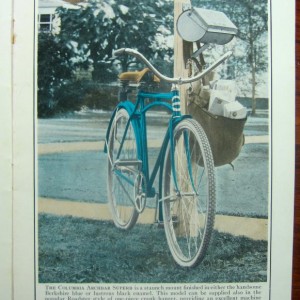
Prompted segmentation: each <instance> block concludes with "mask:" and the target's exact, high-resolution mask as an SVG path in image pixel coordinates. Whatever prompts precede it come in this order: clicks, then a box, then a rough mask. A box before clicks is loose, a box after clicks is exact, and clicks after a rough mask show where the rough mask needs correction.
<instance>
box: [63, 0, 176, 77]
mask: <svg viewBox="0 0 300 300" xmlns="http://www.w3.org/2000/svg"><path fill="white" fill-rule="evenodd" d="M170 6H171V1H162V0H160V1H157V0H149V1H145V2H139V3H138V4H137V2H136V1H134V0H119V1H110V0H106V1H104V0H99V1H96V0H92V1H89V2H88V3H84V4H82V6H81V9H78V10H66V9H64V8H60V9H59V10H58V14H59V16H60V18H61V23H62V26H61V32H60V36H61V38H62V40H64V41H65V43H66V44H67V45H68V47H70V49H72V50H73V55H74V59H80V60H81V62H82V64H83V66H85V67H87V66H88V65H89V64H91V65H92V67H93V79H94V80H96V79H100V80H104V79H105V78H108V77H109V76H107V70H108V69H110V68H111V65H112V59H111V58H112V56H113V50H115V49H118V48H121V47H131V48H136V49H138V50H139V51H141V52H142V53H144V55H145V56H146V57H148V58H150V59H154V58H158V57H164V56H165V55H167V56H169V57H170V56H172V54H173V52H172V51H173V50H172V48H173V47H171V45H168V46H166V47H165V48H160V47H156V43H157V39H158V36H162V37H166V36H167V37H168V36H171V35H172V31H173V17H172V10H171V11H170ZM76 57H77V58H76ZM131 62H132V60H131V59H130V58H126V57H124V58H122V60H121V65H122V70H123V71H126V70H127V68H128V66H129V65H130V63H131Z"/></svg>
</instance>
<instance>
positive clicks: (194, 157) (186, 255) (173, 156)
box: [163, 119, 215, 267]
mask: <svg viewBox="0 0 300 300" xmlns="http://www.w3.org/2000/svg"><path fill="white" fill-rule="evenodd" d="M172 138H173V143H169V145H168V147H167V154H166V157H165V162H164V174H163V175H164V176H163V219H164V227H165V232H166V237H167V241H168V245H169V248H170V251H171V253H172V256H173V258H174V259H175V261H176V262H177V263H178V264H179V265H180V266H183V267H194V266H196V265H197V264H199V263H200V262H201V260H202V259H203V258H204V256H205V253H206V250H207V247H208V245H209V241H210V238H211V235H212V231H213V226H214V217H215V176H214V162H213V156H212V153H211V149H210V145H209V142H208V139H207V137H206V134H205V132H204V130H203V129H202V127H201V126H200V125H199V123H197V122H196V121H195V120H192V119H184V120H182V121H181V122H180V123H178V124H177V125H176V127H175V129H174V130H173V137H172Z"/></svg>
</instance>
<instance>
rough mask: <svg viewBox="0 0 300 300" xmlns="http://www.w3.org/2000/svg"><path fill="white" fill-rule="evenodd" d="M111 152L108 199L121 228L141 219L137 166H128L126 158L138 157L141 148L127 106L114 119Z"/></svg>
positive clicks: (111, 131) (130, 225) (110, 136)
mask: <svg viewBox="0 0 300 300" xmlns="http://www.w3.org/2000/svg"><path fill="white" fill-rule="evenodd" d="M107 154H108V155H107V156H108V180H107V187H108V203H109V207H110V210H111V213H112V217H113V221H114V223H115V225H116V226H117V227H118V228H121V229H130V228H132V227H133V226H134V225H135V223H136V221H137V219H138V212H137V211H136V209H135V205H134V197H135V187H134V184H135V179H136V173H135V171H136V170H135V168H137V166H136V165H131V166H130V167H127V168H126V161H127V162H129V161H131V162H134V161H137V159H138V149H137V141H136V135H135V132H134V128H133V125H132V122H131V121H129V114H128V112H127V111H126V110H125V109H123V108H122V109H120V110H118V111H117V113H116V115H115V117H114V120H113V122H112V126H111V129H110V133H109V138H108V142H107ZM118 162H123V167H118ZM124 162H125V163H124ZM120 164H121V163H119V165H120Z"/></svg>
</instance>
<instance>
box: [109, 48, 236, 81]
mask: <svg viewBox="0 0 300 300" xmlns="http://www.w3.org/2000/svg"><path fill="white" fill-rule="evenodd" d="M113 54H114V55H115V56H120V55H123V54H129V55H131V56H134V57H136V58H138V59H140V60H141V61H142V62H144V63H145V64H146V65H147V66H148V67H149V68H150V69H151V71H152V72H153V73H154V74H155V75H156V76H158V77H159V78H160V79H161V80H162V81H166V82H169V83H175V84H185V83H191V82H194V81H196V80H199V79H201V78H202V77H203V76H205V75H206V74H207V73H209V72H210V71H212V70H213V69H215V68H216V67H217V66H219V65H220V64H221V63H222V62H223V61H225V60H226V59H227V58H228V57H230V56H231V55H232V51H228V52H226V53H225V54H224V55H222V56H221V57H220V58H219V59H218V60H217V61H215V62H214V63H213V64H212V65H211V66H209V67H208V68H207V69H205V70H204V71H202V72H201V73H199V74H197V75H196V76H194V77H189V78H181V77H177V78H176V77H174V78H171V77H167V76H165V75H163V74H161V73H160V72H159V71H158V70H156V68H155V67H154V66H153V65H152V64H151V63H150V62H149V60H147V58H146V57H145V56H144V55H143V54H141V53H140V52H138V51H137V50H134V49H131V48H121V49H118V50H116V51H114V53H113Z"/></svg>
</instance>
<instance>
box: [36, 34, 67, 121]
mask: <svg viewBox="0 0 300 300" xmlns="http://www.w3.org/2000/svg"><path fill="white" fill-rule="evenodd" d="M71 57H72V54H71V51H70V49H68V48H66V47H65V46H64V43H62V42H61V40H60V39H59V38H58V37H57V36H55V35H52V34H49V33H40V34H39V43H38V114H39V116H41V117H45V116H49V115H51V114H53V113H54V112H55V106H56V93H57V91H58V90H59V89H60V88H61V87H63V86H64V85H65V84H66V82H67V81H68V80H70V79H71V78H72V75H73V64H72V63H71V61H70V59H71Z"/></svg>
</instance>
